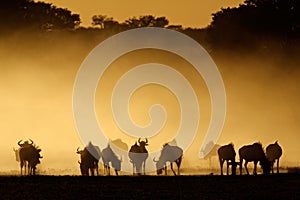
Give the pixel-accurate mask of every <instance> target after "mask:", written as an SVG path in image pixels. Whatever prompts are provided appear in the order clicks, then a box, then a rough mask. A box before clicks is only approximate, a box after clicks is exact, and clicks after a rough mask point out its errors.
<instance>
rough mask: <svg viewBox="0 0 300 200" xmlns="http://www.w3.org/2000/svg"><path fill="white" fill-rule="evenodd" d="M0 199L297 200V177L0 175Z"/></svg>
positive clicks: (299, 183)
mask: <svg viewBox="0 0 300 200" xmlns="http://www.w3.org/2000/svg"><path fill="white" fill-rule="evenodd" d="M0 199H254V200H255V199H300V175H299V174H279V175H269V176H263V175H258V176H246V175H245V176H223V177H222V176H177V177H174V176H141V177H137V176H119V177H116V176H98V177H81V176H35V177H18V176H1V177H0Z"/></svg>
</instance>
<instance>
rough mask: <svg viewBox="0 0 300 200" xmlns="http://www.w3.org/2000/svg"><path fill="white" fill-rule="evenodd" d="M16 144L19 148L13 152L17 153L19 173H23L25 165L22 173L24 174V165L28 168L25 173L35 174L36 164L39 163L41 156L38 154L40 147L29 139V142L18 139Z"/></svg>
mask: <svg viewBox="0 0 300 200" xmlns="http://www.w3.org/2000/svg"><path fill="white" fill-rule="evenodd" d="M18 145H19V146H20V148H19V149H18V150H16V151H15V152H16V153H17V152H18V154H19V156H18V157H19V161H20V167H21V175H22V174H23V167H25V171H24V174H26V165H27V170H28V172H27V174H29V175H35V173H36V172H35V170H36V165H37V164H39V163H40V158H42V156H41V155H40V152H41V149H39V148H38V146H36V145H35V144H34V143H33V141H32V140H30V143H29V142H28V141H24V142H23V140H20V141H19V142H18ZM16 156H17V155H16ZM16 159H17V157H16Z"/></svg>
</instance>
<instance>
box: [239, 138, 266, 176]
mask: <svg viewBox="0 0 300 200" xmlns="http://www.w3.org/2000/svg"><path fill="white" fill-rule="evenodd" d="M239 156H240V174H242V164H243V160H245V165H244V166H245V169H246V172H247V174H248V175H249V171H248V168H247V164H248V162H254V170H253V174H254V175H256V174H257V172H256V168H257V163H258V162H260V165H261V167H262V170H263V173H264V174H269V173H270V169H271V165H270V162H269V161H268V159H267V157H266V155H265V152H264V150H263V147H262V145H261V144H260V143H254V144H252V145H245V146H243V147H241V148H240V149H239Z"/></svg>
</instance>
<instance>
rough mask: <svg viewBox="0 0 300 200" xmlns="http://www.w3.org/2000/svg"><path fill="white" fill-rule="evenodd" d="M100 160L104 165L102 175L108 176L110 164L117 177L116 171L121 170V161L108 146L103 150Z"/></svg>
mask: <svg viewBox="0 0 300 200" xmlns="http://www.w3.org/2000/svg"><path fill="white" fill-rule="evenodd" d="M102 160H103V164H104V173H107V174H108V175H110V164H111V166H112V168H114V169H115V173H116V175H117V176H118V171H120V170H121V162H122V160H121V159H119V158H118V157H117V155H116V154H115V153H114V152H113V150H112V149H111V147H110V145H109V144H108V145H107V147H106V148H105V149H103V150H102Z"/></svg>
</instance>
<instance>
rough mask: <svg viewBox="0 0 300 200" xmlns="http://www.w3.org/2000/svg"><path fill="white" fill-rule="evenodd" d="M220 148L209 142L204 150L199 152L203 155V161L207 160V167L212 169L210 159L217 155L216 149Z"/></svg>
mask: <svg viewBox="0 0 300 200" xmlns="http://www.w3.org/2000/svg"><path fill="white" fill-rule="evenodd" d="M220 147H221V146H220V145H218V144H215V143H214V142H213V141H210V142H209V143H208V144H207V145H206V146H205V148H203V149H202V150H201V154H202V155H204V157H203V158H204V159H205V160H207V159H208V164H209V167H210V168H212V158H213V157H215V156H217V155H218V149H219V148H220Z"/></svg>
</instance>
